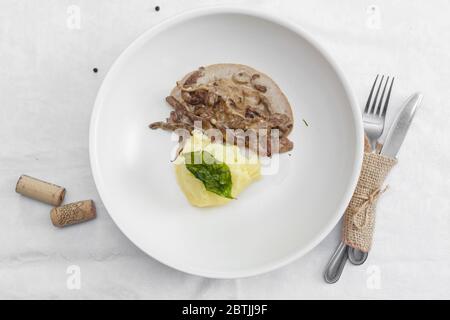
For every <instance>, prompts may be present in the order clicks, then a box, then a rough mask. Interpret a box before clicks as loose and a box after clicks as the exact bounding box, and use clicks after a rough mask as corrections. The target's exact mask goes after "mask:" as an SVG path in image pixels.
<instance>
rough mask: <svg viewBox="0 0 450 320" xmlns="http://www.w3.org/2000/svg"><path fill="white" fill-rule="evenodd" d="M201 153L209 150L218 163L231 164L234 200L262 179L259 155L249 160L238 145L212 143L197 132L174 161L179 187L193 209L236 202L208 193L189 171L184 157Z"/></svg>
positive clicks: (229, 165) (251, 156)
mask: <svg viewBox="0 0 450 320" xmlns="http://www.w3.org/2000/svg"><path fill="white" fill-rule="evenodd" d="M197 151H206V152H208V153H210V154H211V155H212V156H213V157H214V158H215V159H216V160H217V161H220V162H223V163H225V164H227V165H228V167H229V169H230V172H231V181H232V188H231V194H232V196H233V198H236V197H237V195H238V194H239V193H241V192H242V191H243V190H244V189H245V188H246V187H247V186H248V185H249V184H250V183H252V182H253V181H255V180H257V179H258V178H259V177H260V169H261V166H260V163H259V160H258V157H257V156H256V155H254V154H251V155H250V156H249V157H246V156H244V155H243V154H242V153H241V151H240V150H239V148H238V147H236V146H232V145H228V144H221V143H211V142H210V139H208V137H206V136H204V135H203V134H202V133H201V132H199V131H197V130H195V131H194V132H193V136H192V137H191V138H190V139H189V140H188V141H187V142H186V144H185V146H184V148H183V151H182V153H181V154H180V155H179V156H178V157H177V159H176V160H175V162H174V164H175V174H176V177H177V181H178V184H179V185H180V188H181V190H182V191H183V193H184V195H185V196H186V198H187V199H188V201H189V203H190V204H192V205H193V206H196V207H211V206H219V205H223V204H226V203H228V202H230V201H236V200H232V199H228V198H225V197H222V196H220V195H218V194H216V193H213V192H210V191H208V190H206V188H205V186H204V184H203V182H202V181H201V180H199V179H197V178H196V177H195V176H194V175H193V174H192V173H191V172H190V171H189V170H188V169H187V168H186V164H185V157H184V155H185V154H188V153H191V152H197Z"/></svg>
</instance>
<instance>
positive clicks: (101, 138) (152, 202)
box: [90, 8, 363, 278]
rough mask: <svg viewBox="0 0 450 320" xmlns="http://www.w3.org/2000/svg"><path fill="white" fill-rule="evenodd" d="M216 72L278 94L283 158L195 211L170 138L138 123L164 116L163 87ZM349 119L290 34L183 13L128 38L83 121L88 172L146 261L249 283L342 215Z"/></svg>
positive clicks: (350, 164)
mask: <svg viewBox="0 0 450 320" xmlns="http://www.w3.org/2000/svg"><path fill="white" fill-rule="evenodd" d="M224 62H225V63H226V62H229V63H241V64H247V65H249V66H252V67H254V68H256V69H257V70H260V71H262V72H265V73H267V74H268V75H270V76H271V77H272V78H273V79H274V80H275V81H276V82H277V83H278V84H279V86H280V87H281V88H282V90H283V91H284V92H285V94H286V96H287V97H288V99H289V101H290V103H291V105H292V107H293V111H294V120H295V123H294V130H293V133H292V134H291V136H290V137H291V138H292V140H293V141H294V143H295V147H294V150H293V151H292V152H291V155H288V154H283V155H282V156H281V158H280V163H279V165H280V169H279V171H278V173H277V174H275V175H270V176H265V177H263V178H262V179H261V180H260V181H258V182H256V183H254V184H253V185H251V186H250V187H249V188H248V189H247V190H246V191H244V193H242V194H241V195H240V196H239V199H238V200H236V201H233V202H232V203H230V204H228V205H227V206H224V207H220V208H210V209H198V208H194V207H192V206H190V205H189V204H188V202H187V201H186V199H185V198H184V195H183V194H182V193H181V191H180V189H179V188H178V186H177V184H176V181H175V176H174V172H173V168H172V164H171V163H170V151H171V150H172V148H173V146H174V142H173V141H172V140H171V134H170V133H168V132H165V131H152V130H150V129H149V128H148V124H149V123H150V122H153V121H158V120H162V119H165V118H166V117H167V115H168V113H169V111H170V108H169V107H168V106H167V104H166V102H165V101H164V98H165V97H166V95H168V94H169V92H170V91H171V89H172V88H173V86H174V85H175V81H177V80H179V79H180V78H181V77H182V76H183V75H184V74H186V73H187V72H189V71H191V70H194V69H196V68H198V67H199V66H202V65H208V64H213V63H224ZM360 118H361V117H360V113H359V109H358V108H357V106H356V104H355V100H354V98H353V96H352V94H351V90H350V88H349V87H348V85H347V83H346V82H345V81H344V79H343V76H342V74H341V72H340V71H338V69H337V68H336V65H335V64H334V63H333V62H332V60H331V59H330V57H329V56H328V55H327V54H325V53H324V51H323V50H322V49H320V48H319V47H318V45H317V43H316V42H315V41H314V40H312V38H311V37H310V36H308V35H306V34H305V32H304V31H302V30H301V29H299V28H298V27H297V26H296V25H294V24H291V23H288V22H286V21H283V20H280V19H278V18H276V17H273V16H270V15H267V14H263V13H257V12H253V11H247V10H242V9H230V8H227V9H224V8H215V9H203V10H197V11H192V12H189V13H185V14H182V15H179V16H177V17H175V18H172V19H170V20H168V21H165V22H164V23H161V24H159V25H158V26H156V27H154V28H152V29H151V30H149V31H148V32H146V33H145V34H144V35H142V36H141V37H139V38H138V39H137V40H136V41H134V42H133V43H132V44H131V45H130V47H129V48H128V49H126V50H125V52H124V53H123V54H122V55H121V56H120V57H119V58H118V59H117V61H116V62H115V64H114V65H113V67H112V68H111V70H110V71H109V73H108V75H107V76H106V78H105V80H104V82H103V85H102V87H101V89H100V91H99V93H98V97H97V100H96V103H95V108H94V111H93V114H92V119H91V127H90V159H91V166H92V172H93V175H94V179H95V183H96V185H97V188H98V191H99V193H100V196H101V198H102V200H103V203H104V204H105V206H106V209H107V210H108V212H109V214H110V215H111V217H112V218H113V219H114V221H115V223H116V224H117V225H118V226H119V228H120V229H121V230H122V231H123V233H124V234H125V235H126V236H127V237H128V238H129V239H130V240H131V241H133V242H134V243H135V244H136V245H137V246H138V247H139V248H141V249H142V250H143V251H145V252H146V253H148V254H149V255H151V256H152V257H154V258H155V259H157V260H159V261H161V262H162V263H165V264H167V265H169V266H171V267H173V268H176V269H179V270H182V271H185V272H188V273H192V274H197V275H202V276H206V277H214V278H236V277H245V276H251V275H256V274H260V273H263V272H267V271H270V270H273V269H275V268H278V267H281V266H283V265H285V264H287V263H289V262H291V261H293V260H294V259H296V258H299V257H300V256H302V255H304V254H305V253H306V252H308V251H309V250H311V249H312V248H313V247H314V246H315V245H317V244H318V243H319V242H320V241H321V240H322V239H323V238H324V237H325V236H326V235H327V234H328V233H329V232H330V231H331V229H332V228H333V227H334V226H335V225H336V223H337V222H338V220H339V218H340V217H341V216H342V213H343V212H344V209H345V207H346V205H347V203H348V202H349V200H350V197H351V195H352V191H353V189H354V187H355V186H356V182H357V178H358V173H359V170H360V166H361V161H362V154H363V152H362V149H363V134H362V132H363V130H362V125H361V121H360ZM302 119H305V120H306V121H307V123H308V124H309V126H306V124H305V123H304V122H303V120H302Z"/></svg>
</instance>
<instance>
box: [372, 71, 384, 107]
mask: <svg viewBox="0 0 450 320" xmlns="http://www.w3.org/2000/svg"><path fill="white" fill-rule="evenodd" d="M383 80H384V75H383V76H382V77H381V80H380V83H379V84H378V89H377V93H376V94H375V97H374V99H373V102H372V106H371V107H370V112H369V113H370V114H374V113H375V107H376V105H377V100H378V93H380V88H381V85H382V84H383Z"/></svg>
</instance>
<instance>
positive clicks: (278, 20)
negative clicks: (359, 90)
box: [89, 6, 364, 279]
mask: <svg viewBox="0 0 450 320" xmlns="http://www.w3.org/2000/svg"><path fill="white" fill-rule="evenodd" d="M223 13H225V14H226V13H229V14H241V15H249V16H253V17H256V18H259V19H263V20H266V21H269V22H272V23H275V24H278V25H280V26H282V27H285V28H287V29H289V30H291V31H293V32H295V33H296V34H298V35H299V36H300V37H302V38H303V39H305V40H306V41H307V42H308V43H309V44H311V45H312V46H313V47H314V48H315V49H316V50H317V51H318V52H319V53H320V54H321V55H322V56H323V57H324V58H325V60H326V61H327V62H328V63H329V64H330V66H331V68H332V69H333V71H334V72H335V73H336V75H337V77H338V79H339V81H340V82H341V84H342V86H343V88H344V91H345V94H346V96H347V98H348V100H349V101H350V109H351V112H352V115H353V123H354V125H355V134H356V137H357V139H358V138H359V143H358V144H357V145H356V146H355V150H356V152H355V159H354V165H353V172H352V177H351V180H350V185H349V187H348V189H347V190H346V192H345V194H344V196H343V197H342V199H341V201H340V204H339V206H338V208H337V209H336V212H335V213H334V214H333V219H330V221H329V222H328V224H327V225H326V227H325V228H323V230H322V231H321V232H320V233H318V234H317V235H316V236H315V237H314V238H313V239H312V240H311V241H310V242H309V244H308V245H307V246H305V247H304V248H302V249H301V250H297V251H295V252H293V253H292V254H290V255H287V256H285V257H284V258H282V259H276V260H274V261H272V262H269V263H265V264H264V265H261V266H259V267H254V268H248V269H243V270H239V271H236V270H233V271H221V272H218V271H210V270H201V269H199V268H192V267H189V266H185V265H182V264H176V263H173V262H167V261H164V259H163V258H161V257H159V256H158V255H154V254H153V253H151V252H149V251H148V250H144V249H143V248H142V247H141V245H140V244H138V243H137V242H136V241H135V240H133V239H132V238H133V237H132V236H131V235H130V234H127V233H126V232H125V231H124V230H123V229H122V226H120V225H119V223H117V220H116V218H115V214H114V213H113V210H111V207H110V206H108V201H107V200H106V199H107V196H106V193H105V191H104V190H103V185H104V184H103V183H102V180H101V177H100V173H99V164H98V159H97V157H96V150H97V145H96V140H97V139H96V137H97V123H98V118H99V114H100V111H101V108H102V105H103V100H104V95H105V92H107V89H108V87H109V86H110V82H111V81H110V79H111V78H113V76H114V74H115V73H116V72H117V70H118V69H119V67H120V65H121V64H122V61H126V58H127V57H128V56H129V55H131V54H132V53H134V52H135V51H136V50H137V49H138V48H139V46H140V45H142V44H143V43H145V41H146V40H148V39H150V38H152V37H153V36H155V35H156V34H158V33H160V32H161V31H164V30H165V29H167V28H169V27H171V26H174V25H176V24H179V23H182V22H184V21H188V20H190V19H195V18H198V17H201V16H207V15H212V14H223ZM361 117H362V116H361V111H360V109H359V106H358V103H357V101H356V98H355V95H354V93H353V90H352V89H351V87H350V85H349V83H348V80H347V79H346V77H345V75H344V73H343V71H342V70H341V68H340V67H339V66H338V65H337V63H336V61H335V60H334V58H332V57H331V55H330V54H328V52H327V51H326V50H325V49H324V48H323V47H322V45H321V44H320V43H319V42H317V41H316V40H315V39H314V38H313V37H312V36H311V35H310V34H309V33H308V32H306V31H305V30H304V29H302V28H301V27H300V26H299V25H298V24H297V23H295V22H293V21H291V20H290V19H289V18H288V17H285V16H282V15H280V14H273V13H269V12H267V11H265V10H263V9H252V8H242V7H236V6H214V7H204V8H197V9H192V10H188V11H184V12H182V13H178V14H176V15H174V16H172V17H169V18H166V19H164V20H162V21H161V22H159V23H157V24H156V25H154V26H152V27H151V28H149V29H148V30H147V31H145V32H144V33H142V34H141V35H140V36H139V37H138V38H136V39H135V40H134V41H133V42H131V44H129V45H128V46H127V47H126V48H125V49H124V50H123V51H122V52H121V54H120V55H119V56H118V57H117V58H116V59H115V61H114V62H113V64H112V65H111V67H110V68H109V70H108V72H107V74H106V76H105V78H104V79H103V81H102V84H101V86H100V88H99V90H98V93H97V96H96V99H95V102H94V108H93V110H92V113H91V119H90V125H89V160H90V167H91V172H92V176H93V178H94V183H95V186H96V189H97V191H98V193H99V196H100V199H101V200H102V202H103V205H104V207H105V209H106V211H107V212H108V214H109V215H110V217H111V219H112V220H113V221H114V223H115V225H116V226H117V227H118V228H119V230H120V231H121V232H122V233H123V234H124V235H125V237H127V238H128V239H129V240H130V241H131V242H132V243H133V244H134V245H136V246H137V247H138V248H139V249H140V250H141V251H143V252H144V253H145V254H147V255H148V256H150V257H152V258H153V259H155V260H157V261H159V262H160V263H162V264H164V265H167V266H169V267H171V268H174V269H176V270H179V271H182V272H185V273H188V274H192V275H197V276H202V277H207V278H214V279H236V278H245V277H250V276H256V275H260V274H264V273H267V272H270V271H273V270H276V269H279V268H281V267H284V266H286V265H288V264H289V263H291V262H293V261H295V260H297V259H299V258H300V257H302V256H304V255H306V254H307V253H308V252H310V251H311V250H312V249H313V248H315V247H316V246H317V245H318V244H319V243H320V242H322V240H323V239H324V238H325V237H326V236H327V235H328V234H329V233H330V232H331V231H332V230H333V228H334V227H335V226H336V225H337V223H338V222H339V220H340V219H341V217H342V216H343V214H344V211H345V209H346V207H347V205H348V203H349V202H350V199H351V197H352V195H353V191H354V189H355V188H356V184H357V182H358V178H359V172H360V169H361V166H362V160H363V145H364V134H363V125H362V120H361Z"/></svg>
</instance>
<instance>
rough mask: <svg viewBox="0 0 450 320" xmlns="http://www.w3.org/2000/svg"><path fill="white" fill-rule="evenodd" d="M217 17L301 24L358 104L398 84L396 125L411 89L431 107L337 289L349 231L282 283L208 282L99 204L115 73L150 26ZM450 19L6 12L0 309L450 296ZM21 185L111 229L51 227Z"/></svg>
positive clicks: (107, 2)
mask: <svg viewBox="0 0 450 320" xmlns="http://www.w3.org/2000/svg"><path fill="white" fill-rule="evenodd" d="M219 3H220V4H234V5H242V4H243V3H245V5H249V6H253V7H258V8H261V9H262V10H271V11H272V12H274V13H276V14H280V15H282V16H285V17H286V18H288V19H291V20H293V21H295V22H297V23H298V24H299V25H301V26H302V27H303V28H304V29H305V30H307V31H309V32H310V33H311V34H312V35H313V36H315V37H316V38H317V39H318V40H319V41H320V42H321V43H322V44H323V46H324V47H325V48H326V49H327V50H328V51H329V52H330V54H331V55H332V56H333V57H334V58H335V59H336V61H337V62H338V64H339V65H340V66H341V67H342V69H343V70H344V72H345V74H346V75H347V77H348V79H349V81H350V84H351V85H352V86H353V89H354V91H355V93H356V96H357V98H358V100H359V102H360V103H361V105H363V104H364V102H365V99H366V95H367V93H368V89H369V86H370V84H371V82H372V81H373V78H374V75H375V74H377V73H386V74H391V75H395V76H396V77H397V78H396V79H397V82H396V84H395V90H394V93H393V98H392V104H391V106H392V107H391V110H390V111H391V113H390V114H393V113H395V108H398V107H399V105H400V103H401V102H402V101H403V100H404V99H405V98H407V96H408V95H410V94H411V93H413V92H414V91H418V90H420V91H422V92H423V93H424V95H425V100H424V103H423V105H422V107H421V109H420V110H419V111H418V114H417V116H416V119H415V120H414V123H413V124H412V127H411V129H410V133H409V135H408V137H407V139H406V141H405V143H404V145H403V148H402V150H401V152H400V154H399V164H398V165H397V167H395V168H394V170H393V171H392V173H391V174H390V176H389V178H388V183H389V185H390V189H389V191H388V192H387V193H386V194H384V195H383V196H382V198H381V200H380V202H379V206H378V217H377V219H378V221H377V228H376V234H375V243H374V247H373V250H372V252H371V254H370V257H369V259H368V261H367V262H366V264H365V265H363V266H359V267H355V266H352V265H347V267H346V269H345V271H344V274H343V276H342V278H341V280H340V281H339V282H338V283H337V284H335V285H328V284H325V283H324V281H323V280H322V272H323V269H324V266H325V264H326V262H327V261H328V259H329V257H330V254H331V253H332V251H333V250H334V248H335V246H336V245H337V243H338V238H339V232H340V230H339V227H336V228H335V230H334V231H333V232H332V233H331V234H330V235H329V236H328V237H327V238H326V239H325V240H324V241H323V242H322V243H321V244H320V245H318V246H317V247H316V248H315V249H314V250H312V251H311V252H310V253H309V254H307V255H306V256H304V257H303V258H301V259H300V260H298V261H296V262H294V263H291V264H290V265H288V266H286V267H284V268H282V269H280V270H276V271H273V272H271V273H268V274H265V275H262V276H257V277H253V278H248V279H239V280H211V279H204V278H201V277H196V276H191V275H187V274H184V273H182V272H179V271H176V270H173V269H171V268H169V267H167V266H165V265H162V264H160V263H159V262H157V261H155V260H153V259H152V258H150V257H148V256H147V255H146V254H145V253H143V252H141V251H140V250H139V249H137V248H136V247H135V246H134V245H133V244H132V243H131V242H130V241H129V240H128V239H127V238H126V237H125V236H124V235H123V234H122V233H121V232H120V231H119V230H118V228H117V227H116V226H115V224H114V223H113V222H112V220H111V218H110V217H109V215H108V213H107V212H106V210H105V209H104V207H103V205H102V202H101V200H100V199H99V196H98V194H97V191H96V188H95V185H94V181H93V179H92V176H91V171H90V166H89V156H88V129H89V118H90V114H91V111H92V107H93V103H94V99H95V96H96V93H97V90H98V88H99V86H100V84H101V82H102V79H103V77H104V76H105V74H106V72H107V70H108V68H109V67H110V66H111V64H112V63H113V61H114V59H115V58H117V56H118V55H119V53H120V52H121V51H122V50H124V49H125V48H126V47H127V45H128V44H129V43H130V42H131V41H133V40H134V39H135V38H136V37H137V36H138V35H140V34H141V33H142V32H144V31H145V30H147V29H148V28H149V27H151V26H153V25H155V24H156V23H158V22H160V21H161V20H163V19H165V18H167V17H169V16H172V15H174V14H176V13H179V12H182V11H184V10H187V9H190V8H195V7H200V6H205V5H210V4H219ZM157 5H158V6H160V10H159V11H158V12H157V11H155V9H154V8H155V6H157ZM78 13H79V16H78ZM449 13H450V2H449V1H447V0H441V1H438V0H435V1H424V0H422V1H421V0H414V1H411V0H403V1H390V0H379V1H377V0H370V1H366V0H345V1H342V0H326V1H325V0H321V1H317V0H314V1H312V0H311V1H294V0H292V1H282V0H272V1H270V0H265V1H256V0H251V1H206V0H203V1H199V0H198V1H192V0H190V1H182V0H178V1H175V0H172V1H168V0H161V1H156V0H152V1H147V0H133V1H121V0H117V1H116V0H114V1H113V0H96V1H88V0H71V1H56V0H40V1H35V0H2V1H0V205H1V206H0V298H69V299H72V298H73V299H79V298H100V299H103V298H120V299H122V298H139V299H141V298H158V299H172V298H186V299H189V298H194V299H197V298H208V299H209V298H211V299H214V298H224V299H228V298H231V299H240V298H268V299H269V298H274V299H280V298H287V299H291V298H292V299H300V298H343V299H351V298H447V299H448V298H450V234H449V231H450V218H449V214H450V204H449V203H450V200H449V196H450V123H449V120H450V105H449V101H450V58H449V57H450V56H449V54H450V41H449V39H450V19H449V18H448V15H449ZM78 17H79V19H78ZM94 67H96V68H98V73H94V72H93V68H94ZM22 173H27V174H29V175H32V176H36V177H42V178H45V179H47V180H49V181H54V182H57V183H58V184H61V185H64V186H65V187H66V188H67V189H68V193H67V196H66V201H67V202H70V201H75V200H80V199H94V201H95V202H96V204H97V208H98V218H97V219H96V220H94V221H92V222H89V223H86V224H83V225H79V226H75V227H71V228H67V229H63V230H59V229H56V228H54V227H53V226H52V225H51V224H50V220H49V218H48V214H49V206H48V205H45V204H41V203H39V202H37V201H33V200H30V199H27V198H24V197H21V196H19V195H17V194H16V193H15V192H14V186H15V183H16V181H17V178H18V177H19V175H20V174H22Z"/></svg>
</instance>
